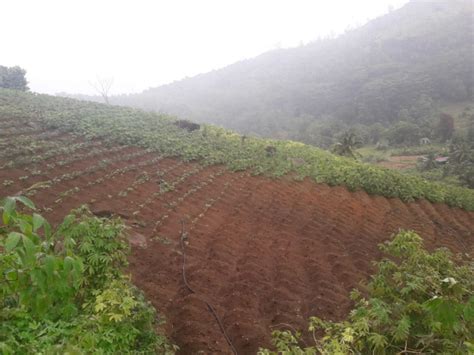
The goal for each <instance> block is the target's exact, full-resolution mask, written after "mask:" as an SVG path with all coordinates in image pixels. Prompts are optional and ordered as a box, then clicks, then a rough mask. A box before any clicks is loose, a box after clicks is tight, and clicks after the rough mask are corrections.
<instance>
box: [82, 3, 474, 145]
mask: <svg viewBox="0 0 474 355" xmlns="http://www.w3.org/2000/svg"><path fill="white" fill-rule="evenodd" d="M472 19H473V4H472V2H471V1H469V0H468V1H466V0H453V1H444V2H442V1H438V2H433V1H430V2H427V1H420V0H418V1H413V0H412V1H411V2H410V3H408V4H407V5H405V6H404V7H402V8H401V9H399V10H396V11H393V12H391V13H389V14H387V15H385V16H382V17H379V18H377V19H375V20H372V21H370V22H369V23H367V24H366V25H364V26H362V27H360V28H358V29H356V30H353V31H350V32H347V33H346V34H344V35H341V36H339V37H338V38H336V39H327V40H320V41H316V42H313V43H310V44H308V45H305V46H301V47H298V48H291V49H279V50H274V51H270V52H267V53H264V54H262V55H260V56H258V57H256V58H253V59H249V60H244V61H240V62H237V63H235V64H232V65H229V66H227V67H225V68H222V69H219V70H215V71H212V72H209V73H206V74H200V75H197V76H195V77H192V78H187V79H183V80H180V81H177V82H174V83H171V84H168V85H163V86H160V87H157V88H152V89H149V90H146V91H144V92H142V93H140V94H132V95H120V96H115V97H112V98H111V100H110V101H111V103H114V104H119V105H126V106H133V107H138V108H143V109H146V110H153V111H164V112H167V113H171V114H174V115H177V116H180V117H182V118H188V119H191V120H195V121H198V122H208V123H214V124H218V125H222V126H224V127H227V128H231V129H235V130H237V131H240V132H242V133H245V134H250V133H255V134H258V135H264V136H270V137H281V138H290V139H296V140H302V141H305V142H307V143H312V144H316V145H323V146H324V142H322V141H321V140H322V139H323V138H324V136H325V132H324V129H325V128H327V127H326V126H325V123H327V122H331V123H332V124H334V122H337V123H338V124H341V125H344V127H347V126H349V127H350V126H353V125H365V126H367V127H368V126H371V125H373V124H376V123H378V124H382V125H384V126H385V127H387V126H391V125H393V124H395V123H397V122H398V121H400V120H403V121H408V122H413V123H414V124H419V125H420V126H422V125H425V123H426V122H432V121H433V120H434V115H435V113H436V109H437V107H439V106H440V105H441V104H443V103H452V102H458V101H464V102H465V101H466V100H467V101H473V100H472V98H473V92H474V89H473V88H474V77H473V60H474V56H473V24H472V22H473V21H472ZM89 99H91V98H90V97H89ZM92 99H94V100H95V98H92ZM331 129H332V130H333V131H334V130H336V131H337V128H336V129H335V128H334V127H332V128H331ZM326 133H327V132H326ZM426 134H428V133H426ZM326 135H327V136H331V135H334V132H329V133H328V134H326Z"/></svg>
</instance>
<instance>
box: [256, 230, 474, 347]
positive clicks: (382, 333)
mask: <svg viewBox="0 0 474 355" xmlns="http://www.w3.org/2000/svg"><path fill="white" fill-rule="evenodd" d="M381 250H382V251H384V252H385V253H387V255H388V257H387V258H385V259H383V260H382V261H380V262H379V263H377V266H378V272H377V273H376V274H375V275H374V276H373V277H372V279H371V281H370V282H369V283H368V285H367V289H366V290H365V293H367V295H366V296H363V295H362V293H361V292H359V291H353V292H352V294H351V298H352V299H353V300H354V301H355V302H356V306H355V308H354V309H353V310H352V311H351V312H350V315H349V317H348V319H347V320H346V321H343V322H338V323H335V322H327V321H323V320H321V319H319V318H317V317H312V318H311V319H310V325H309V331H310V332H312V334H313V337H314V340H315V345H314V346H312V347H306V348H303V347H301V346H300V338H301V334H292V333H291V332H289V331H275V332H274V333H273V344H274V346H275V348H276V350H277V352H279V353H284V354H328V355H329V354H467V353H472V351H474V344H473V339H474V267H473V264H472V262H471V263H467V262H463V261H462V260H461V259H459V260H454V261H453V260H452V255H451V254H450V253H449V252H448V251H447V250H446V249H438V250H436V251H434V252H433V253H429V252H427V251H426V250H425V249H423V248H422V239H421V238H420V237H419V236H418V235H417V234H415V233H414V232H403V231H402V232H400V233H399V234H398V235H396V236H395V238H394V239H393V240H392V241H390V242H387V243H385V244H384V245H382V246H381ZM320 332H322V334H323V336H321V337H319V338H318V337H317V336H316V334H319V333H320ZM277 352H273V351H270V350H268V349H261V350H260V354H276V353H277Z"/></svg>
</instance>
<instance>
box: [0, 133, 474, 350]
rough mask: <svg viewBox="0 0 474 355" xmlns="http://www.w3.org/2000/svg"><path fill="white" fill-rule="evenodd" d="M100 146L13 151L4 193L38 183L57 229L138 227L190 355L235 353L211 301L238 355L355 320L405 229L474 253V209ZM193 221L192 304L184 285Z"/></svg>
mask: <svg viewBox="0 0 474 355" xmlns="http://www.w3.org/2000/svg"><path fill="white" fill-rule="evenodd" d="M27 134H28V133H27ZM34 134H36V135H38V134H39V135H40V136H41V132H39V133H38V132H35V133H34ZM15 137H16V136H12V138H11V139H12V141H11V142H10V143H12V144H14V143H15ZM48 139H56V140H58V141H61V140H62V141H64V143H65V144H66V143H68V142H69V144H71V143H70V142H73V141H74V140H75V139H76V138H74V137H68V136H67V135H57V136H55V138H51V137H49V138H48ZM88 144H90V146H86V147H81V146H78V148H77V150H74V151H72V152H71V151H69V152H67V154H61V153H60V150H57V151H58V154H54V151H52V152H51V149H53V148H51V149H50V150H48V148H44V149H39V148H38V149H39V150H38V149H37V150H36V151H32V152H30V153H25V152H23V153H22V157H23V158H25V156H26V157H28V154H29V155H30V156H37V155H41V154H43V155H44V156H49V155H51V156H50V157H49V158H48V159H45V160H40V161H38V160H36V161H38V162H37V163H29V164H24V165H22V164H16V165H14V166H11V165H9V164H8V162H9V161H10V160H12V161H15V159H17V158H18V157H17V156H15V154H14V153H12V155H11V156H2V157H1V158H0V167H2V168H1V170H0V184H2V183H3V185H0V191H1V192H0V197H3V196H6V195H9V194H14V193H16V192H19V191H27V190H28V188H30V187H32V186H34V187H33V188H32V189H29V190H28V191H30V192H31V191H32V190H34V191H36V193H35V194H34V195H33V196H32V199H33V200H34V201H35V202H36V204H37V205H38V206H39V207H40V208H41V211H42V213H43V214H44V215H45V216H46V217H48V218H50V219H51V220H52V221H53V222H56V223H57V222H59V221H60V220H61V219H62V218H63V217H64V215H65V214H66V213H67V212H68V211H69V210H70V209H71V208H75V207H78V206H80V205H81V204H84V203H87V204H89V206H90V207H91V209H92V211H94V212H95V213H96V214H97V215H99V216H111V215H119V216H121V217H122V219H123V220H124V221H125V223H126V224H127V225H128V226H129V227H130V230H129V232H130V236H131V241H132V245H133V253H132V256H131V259H130V261H131V263H130V271H131V273H132V275H133V281H134V283H135V284H136V285H137V286H138V287H140V288H141V289H142V290H144V292H145V294H146V296H147V297H148V299H149V300H150V301H151V302H152V303H153V305H154V306H155V307H156V308H157V309H158V311H159V313H160V314H163V315H164V316H165V317H166V320H167V323H166V326H165V327H166V330H167V332H168V334H169V336H170V337H171V338H172V340H173V341H174V342H175V343H176V344H178V345H179V346H180V348H181V352H182V353H183V354H195V353H199V352H202V353H205V354H209V353H213V354H216V353H231V350H230V347H229V345H228V344H227V343H226V340H225V338H224V335H223V333H222V331H221V329H220V328H219V324H218V322H217V321H216V319H215V318H214V317H213V315H212V313H211V312H210V311H209V309H208V307H207V306H206V303H205V302H208V303H210V304H211V305H212V306H213V307H214V308H215V311H216V313H217V314H218V316H219V318H220V320H221V321H222V324H223V327H224V328H225V331H226V332H227V334H228V336H229V338H230V340H231V342H232V343H233V345H234V346H235V348H236V349H237V351H238V353H239V354H252V353H255V352H256V350H257V349H258V347H259V346H267V345H269V340H270V333H271V331H272V330H274V329H277V328H279V329H282V328H284V329H287V328H290V327H291V328H295V329H303V330H304V329H306V327H307V320H308V318H309V317H310V316H312V315H316V316H319V317H323V318H326V319H340V318H342V317H344V316H345V315H346V314H347V312H348V310H349V309H350V306H351V303H350V300H349V298H348V294H349V291H350V290H351V289H352V288H354V287H356V286H357V285H358V283H359V282H360V281H361V280H366V279H367V278H368V276H369V275H370V274H371V273H372V272H373V268H372V264H371V262H372V261H373V260H377V259H379V258H380V256H381V254H380V252H379V250H378V248H377V245H378V244H379V243H381V242H383V241H384V240H387V239H388V238H389V237H390V236H391V235H392V234H393V233H395V232H397V231H398V230H399V229H400V228H404V229H414V230H415V231H417V232H418V233H420V234H421V235H422V236H423V238H424V240H425V244H426V245H427V246H428V247H429V248H434V247H440V246H445V247H448V248H449V249H451V250H452V251H454V252H463V253H468V252H469V253H472V250H473V245H474V242H473V239H474V232H473V231H474V213H472V212H466V211H463V210H459V209H453V208H449V207H447V206H445V205H439V204H431V203H428V202H426V201H418V202H414V203H403V202H401V201H400V200H398V199H387V198H384V197H379V196H369V195H368V194H366V193H365V192H355V193H351V192H348V191H347V190H346V189H345V188H342V187H335V188H331V187H328V186H326V185H322V184H315V183H313V182H312V181H309V180H305V181H303V182H297V181H292V180H284V179H281V180H272V179H268V178H264V177H254V176H250V175H249V174H247V173H231V172H228V171H226V170H225V169H224V168H223V167H219V166H217V167H210V168H203V167H201V166H200V165H198V164H195V163H186V164H185V163H182V162H180V161H177V160H173V159H163V158H160V157H159V156H158V155H157V154H155V153H152V152H145V151H142V150H139V149H137V148H131V147H125V148H122V147H118V148H117V147H106V146H102V145H101V143H100V142H92V143H88ZM40 146H41V145H40ZM91 147H94V149H97V154H93V153H92V152H91ZM48 154H49V155H48ZM104 159H105V160H104ZM59 162H63V163H64V162H65V163H64V164H62V163H61V164H60V163H59ZM182 223H184V231H185V233H186V236H187V238H186V240H185V241H186V257H187V262H186V274H187V281H188V283H189V285H190V286H191V287H192V288H193V289H194V290H195V292H196V293H194V294H193V293H191V292H190V291H189V290H188V289H187V288H186V287H185V284H184V282H183V274H182V266H183V263H182V262H183V254H182V249H181V247H180V241H181V237H182Z"/></svg>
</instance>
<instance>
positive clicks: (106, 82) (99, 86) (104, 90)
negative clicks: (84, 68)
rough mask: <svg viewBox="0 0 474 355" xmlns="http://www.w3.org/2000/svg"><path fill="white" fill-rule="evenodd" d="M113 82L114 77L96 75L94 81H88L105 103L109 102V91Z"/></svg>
mask: <svg viewBox="0 0 474 355" xmlns="http://www.w3.org/2000/svg"><path fill="white" fill-rule="evenodd" d="M113 83H114V78H100V77H98V76H97V80H96V81H95V82H90V84H91V86H92V87H93V88H94V89H95V91H97V92H98V93H99V94H100V96H102V98H103V99H104V102H105V103H106V104H107V105H108V104H109V93H110V88H111V87H112V84H113Z"/></svg>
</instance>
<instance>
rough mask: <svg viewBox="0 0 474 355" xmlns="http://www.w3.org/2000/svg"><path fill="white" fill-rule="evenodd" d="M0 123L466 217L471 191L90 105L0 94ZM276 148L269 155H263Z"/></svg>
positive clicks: (473, 203) (301, 148) (292, 145)
mask: <svg viewBox="0 0 474 355" xmlns="http://www.w3.org/2000/svg"><path fill="white" fill-rule="evenodd" d="M0 119H9V120H11V119H14V120H16V121H19V122H25V123H27V122H31V121H39V122H40V123H41V124H43V125H44V126H46V127H48V128H56V129H59V130H63V131H65V132H74V133H77V134H82V135H84V136H85V137H87V138H89V139H94V138H100V139H102V140H104V141H110V142H113V143H115V144H116V143H119V144H127V145H136V146H140V147H143V148H147V149H152V150H155V151H157V152H158V153H160V154H162V155H164V156H170V157H180V158H181V159H184V160H188V161H190V160H200V161H201V162H202V163H203V164H225V165H227V166H228V167H229V168H230V169H232V170H243V169H251V170H253V171H254V172H255V173H256V174H267V175H270V176H275V177H279V176H283V175H285V174H288V173H293V174H294V175H295V176H296V177H297V178H300V179H303V178H304V177H310V178H312V179H314V180H315V181H316V182H320V183H327V184H329V185H343V186H346V187H347V188H349V189H350V190H352V191H354V190H365V191H367V192H368V193H370V194H375V195H382V196H386V197H399V198H401V199H402V200H404V201H412V200H414V199H419V198H425V199H427V200H429V201H431V202H441V203H446V204H448V205H450V206H456V207H461V208H464V209H467V210H474V191H473V190H469V189H465V188H460V187H456V186H448V185H444V184H440V183H434V182H428V181H426V180H424V179H422V178H420V177H417V176H407V175H404V174H402V173H400V172H397V171H393V170H389V169H383V168H379V167H374V166H371V165H368V164H362V163H359V162H355V161H353V160H352V159H347V158H343V157H338V156H334V155H333V154H330V153H328V152H326V151H323V150H320V149H317V148H314V147H311V146H308V145H305V144H302V143H297V142H292V141H278V140H267V139H258V138H252V137H246V138H244V137H242V136H240V135H238V134H236V133H233V132H231V131H227V130H224V129H222V128H218V127H214V126H207V125H205V126H202V127H201V129H200V130H197V131H194V132H187V131H186V130H183V129H180V128H178V127H176V126H175V125H174V124H173V121H174V119H173V118H171V117H167V116H164V115H158V114H156V113H148V112H143V111H140V110H134V109H130V108H123V107H117V106H107V105H102V104H97V103H91V102H81V101H77V100H72V99H65V98H57V97H52V96H48V95H35V94H30V93H22V92H18V91H10V90H0ZM268 146H272V147H275V148H276V154H272V155H271V156H269V155H268V154H267V153H266V150H265V148H266V147H268Z"/></svg>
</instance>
